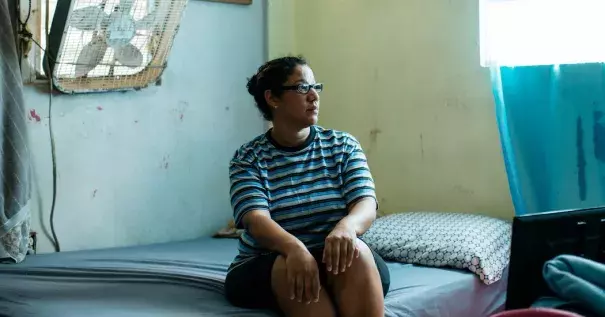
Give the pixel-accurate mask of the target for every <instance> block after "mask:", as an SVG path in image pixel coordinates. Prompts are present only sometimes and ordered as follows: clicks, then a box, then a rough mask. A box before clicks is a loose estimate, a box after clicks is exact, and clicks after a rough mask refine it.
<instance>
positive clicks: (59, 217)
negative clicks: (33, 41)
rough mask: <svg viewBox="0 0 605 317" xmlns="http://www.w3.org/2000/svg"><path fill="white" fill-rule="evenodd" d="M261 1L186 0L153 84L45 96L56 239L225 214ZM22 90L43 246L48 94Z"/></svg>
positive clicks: (260, 52)
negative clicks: (53, 144) (54, 155)
mask: <svg viewBox="0 0 605 317" xmlns="http://www.w3.org/2000/svg"><path fill="white" fill-rule="evenodd" d="M264 5H265V3H264V0H255V1H254V3H253V5H251V6H240V5H233V4H222V3H214V2H205V1H196V0H192V1H189V3H188V6H187V9H186V12H185V16H184V19H183V21H182V24H181V27H180V30H179V33H178V35H177V38H176V41H175V44H174V48H173V51H172V55H171V57H170V59H169V62H168V69H167V70H166V71H165V73H164V76H163V80H162V85H161V86H153V87H150V88H147V89H144V90H141V91H138V92H127V93H103V94H92V95H74V96H70V95H56V96H55V97H54V98H53V112H52V118H53V127H54V129H55V140H56V146H57V151H56V153H57V168H58V194H57V204H56V212H55V213H56V215H55V227H56V231H57V234H58V236H59V241H60V243H61V247H62V250H64V251H67V250H79V249H91V248H103V247H114V246H125V245H135V244H143V243H154V242H163V241H169V240H180V239H188V238H193V237H197V236H203V235H210V234H212V233H213V232H214V231H215V230H217V229H219V228H220V227H221V226H224V225H225V224H226V222H227V221H228V219H229V218H230V217H231V209H230V205H229V190H228V188H229V184H228V170H227V164H228V161H229V159H230V157H231V155H232V154H233V152H234V151H235V149H236V148H237V147H238V146H239V145H240V144H242V143H243V142H245V141H247V140H249V139H251V138H252V137H254V136H256V135H257V134H259V133H262V131H263V122H262V120H261V119H260V116H259V114H258V112H257V110H256V108H255V107H254V104H253V100H252V97H251V96H249V95H248V94H247V92H246V88H245V84H246V78H247V77H249V76H250V75H251V74H252V73H253V72H254V71H255V69H256V68H257V67H258V66H259V65H260V64H261V63H262V62H263V61H264V59H265V56H266V53H265V51H266V43H265V42H266V39H265V31H266V30H265V25H264V21H265V17H264V15H265V7H264ZM24 94H25V100H26V102H27V107H28V109H31V110H35V112H36V113H37V114H39V115H40V116H41V119H42V120H41V121H40V122H37V121H36V120H35V119H33V118H32V120H30V121H29V133H30V135H29V137H30V139H31V151H32V155H33V161H34V168H35V179H34V180H33V181H34V182H35V187H36V192H35V193H34V197H32V198H33V200H34V205H33V209H32V216H33V219H32V227H33V229H34V230H36V231H38V232H39V233H40V235H39V237H40V238H39V245H38V251H39V252H49V251H52V247H51V245H50V242H49V240H48V239H47V238H46V237H44V234H42V232H43V227H44V228H46V229H48V228H49V225H48V218H49V213H50V204H51V197H52V195H51V194H52V177H51V157H50V143H49V137H48V95H47V94H45V93H44V91H43V90H42V89H38V88H37V87H32V86H29V87H25V88H24ZM100 109H101V110H100Z"/></svg>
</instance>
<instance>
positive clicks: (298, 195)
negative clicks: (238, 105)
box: [229, 126, 376, 268]
mask: <svg viewBox="0 0 605 317" xmlns="http://www.w3.org/2000/svg"><path fill="white" fill-rule="evenodd" d="M229 178H230V181H231V190H230V192H231V205H232V208H233V216H234V218H235V225H236V226H237V227H238V228H244V225H243V217H244V215H245V214H246V213H247V212H249V211H251V210H268V211H269V213H270V214H271V218H272V219H273V220H274V221H275V222H277V223H278V224H279V225H280V226H281V227H282V228H284V229H285V230H286V231H288V232H289V233H290V234H292V235H294V236H295V237H297V238H298V239H299V240H300V241H301V242H303V243H304V244H305V245H306V246H307V247H308V248H312V247H318V246H322V245H323V243H324V240H325V238H326V237H327V235H328V234H329V233H330V231H332V229H333V228H334V227H335V225H336V224H337V223H338V221H340V220H341V219H342V218H343V217H344V216H346V215H347V214H348V209H347V208H348V206H350V205H351V204H353V203H355V202H356V201H358V200H359V199H361V198H364V197H372V198H374V199H376V194H375V190H374V181H373V179H372V175H371V174H370V170H369V168H368V164H367V162H366V157H365V155H364V153H363V151H362V149H361V146H360V144H359V142H358V141H357V140H356V139H355V138H354V137H353V136H351V135H350V134H348V133H345V132H341V131H335V130H327V129H323V128H321V127H318V126H312V127H311V132H310V134H309V137H308V138H307V140H306V142H304V144H302V145H301V146H298V147H295V148H293V147H283V146H280V145H279V144H278V143H277V142H275V141H274V140H273V138H272V137H271V134H270V131H268V132H267V133H265V134H263V135H260V136H258V137H256V138H255V139H253V140H252V141H250V142H248V143H246V144H244V145H243V146H242V147H240V148H239V149H238V150H237V151H236V153H235V155H234V156H233V158H232V160H231V162H230V165H229ZM267 252H270V251H269V250H266V249H263V247H262V246H260V245H259V244H258V243H257V242H256V241H255V240H254V238H253V237H252V236H251V235H250V234H249V233H248V232H247V231H244V233H243V234H242V235H241V237H240V241H239V254H238V255H237V257H236V258H235V260H234V262H233V263H232V265H231V268H233V267H234V266H236V265H238V264H240V263H243V262H244V261H246V260H249V259H251V258H253V257H255V256H257V255H259V254H262V253H267Z"/></svg>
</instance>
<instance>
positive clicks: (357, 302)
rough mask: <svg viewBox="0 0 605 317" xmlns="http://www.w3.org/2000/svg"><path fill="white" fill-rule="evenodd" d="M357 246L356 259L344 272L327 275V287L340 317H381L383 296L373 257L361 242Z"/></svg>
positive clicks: (382, 314) (382, 313)
mask: <svg viewBox="0 0 605 317" xmlns="http://www.w3.org/2000/svg"><path fill="white" fill-rule="evenodd" d="M357 243H358V245H359V258H356V259H353V264H352V265H351V266H350V267H347V268H346V270H345V272H344V273H341V272H339V273H338V274H337V275H334V274H333V273H331V272H328V284H329V285H330V289H331V291H332V294H334V300H335V301H336V306H337V307H338V312H339V313H340V316H341V317H357V316H359V317H362V316H363V317H383V316H384V295H383V292H382V283H381V281H380V274H379V273H378V269H377V268H376V263H375V262H374V256H373V255H372V251H370V248H368V246H367V245H366V244H365V243H364V242H363V241H361V240H359V239H358V240H357ZM360 290H365V291H363V292H362V291H360Z"/></svg>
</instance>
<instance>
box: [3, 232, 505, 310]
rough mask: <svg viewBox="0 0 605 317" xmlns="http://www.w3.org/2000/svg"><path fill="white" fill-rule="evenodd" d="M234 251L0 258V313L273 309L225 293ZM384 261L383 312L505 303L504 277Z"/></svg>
mask: <svg viewBox="0 0 605 317" xmlns="http://www.w3.org/2000/svg"><path fill="white" fill-rule="evenodd" d="M236 252H237V241H236V240H233V239H212V238H201V239H195V240H190V241H182V242H171V243H162V244H154V245H147V246H136V247H126V248H114V249H103V250H92V251H77V252H63V253H59V254H44V255H36V256H29V257H28V258H26V260H25V261H24V262H22V263H20V264H16V265H0V316H16V317H20V316H52V317H56V316H63V317H71V316H78V317H80V316H91V317H101V316H112V317H121V316H133V317H135V316H145V317H149V316H158V317H159V316H162V317H164V316H179V317H181V316H183V317H185V316H196V317H199V316H258V317H261V316H274V315H273V314H272V313H270V312H266V311H257V310H246V309H240V308H236V307H233V306H231V305H230V304H229V303H228V302H227V301H226V300H225V299H224V297H223V293H222V292H223V281H224V278H225V274H226V271H227V267H228V265H229V263H230V262H231V260H232V259H233V257H234V256H235V254H236ZM388 266H389V268H390V271H391V290H390V292H389V294H388V295H387V298H386V301H385V306H386V316H388V317H394V316H404V317H429V316H431V317H433V316H435V317H436V316H452V317H457V316H460V317H462V316H464V317H474V316H477V317H485V316H489V315H491V314H492V313H494V312H497V311H500V310H502V308H503V306H504V302H505V293H506V291H505V290H506V281H505V279H506V277H505V278H504V279H503V280H502V281H500V282H498V283H496V284H492V285H490V286H486V285H483V284H482V283H480V281H479V279H478V278H476V277H475V276H473V275H472V274H470V273H467V272H463V271H457V270H447V269H437V268H427V267H417V266H413V265H406V264H400V263H388ZM250 291H254V290H253V289H251V290H250Z"/></svg>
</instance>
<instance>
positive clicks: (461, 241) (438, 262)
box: [361, 212, 512, 285]
mask: <svg viewBox="0 0 605 317" xmlns="http://www.w3.org/2000/svg"><path fill="white" fill-rule="evenodd" d="M511 234H512V229H511V224H510V222H508V221H504V220H501V219H497V218H493V217H488V216H483V215H474V214H464V213H451V212H407V213H399V214H391V215H388V216H384V217H381V218H378V219H377V220H376V221H375V222H374V224H373V225H372V227H371V228H370V229H369V230H368V231H366V233H365V234H364V235H363V236H362V237H361V238H362V239H363V240H364V241H365V242H366V243H367V244H368V246H369V247H371V248H372V249H374V250H375V251H376V252H377V253H378V254H380V255H381V256H382V257H383V258H384V259H386V260H389V261H396V262H403V263H411V264H419V265H425V266H432V267H450V268H457V269H467V270H469V271H471V272H473V273H475V274H476V275H478V276H479V278H480V279H481V281H483V283H485V284H487V285H489V284H492V283H495V282H497V281H499V280H500V279H501V278H502V274H503V272H504V270H505V269H506V267H507V266H508V262H509V256H510V243H511Z"/></svg>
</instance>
